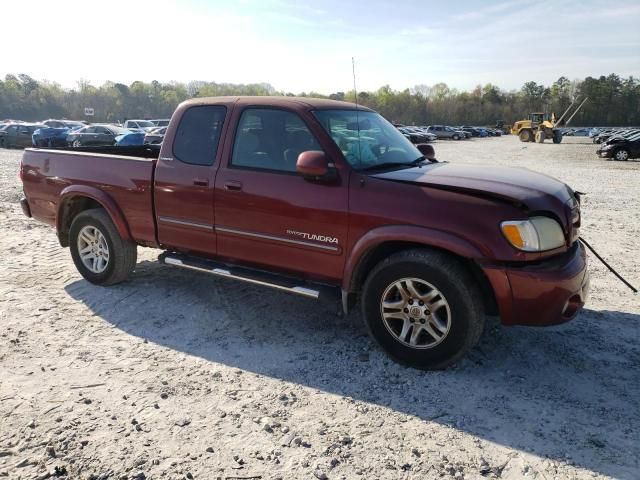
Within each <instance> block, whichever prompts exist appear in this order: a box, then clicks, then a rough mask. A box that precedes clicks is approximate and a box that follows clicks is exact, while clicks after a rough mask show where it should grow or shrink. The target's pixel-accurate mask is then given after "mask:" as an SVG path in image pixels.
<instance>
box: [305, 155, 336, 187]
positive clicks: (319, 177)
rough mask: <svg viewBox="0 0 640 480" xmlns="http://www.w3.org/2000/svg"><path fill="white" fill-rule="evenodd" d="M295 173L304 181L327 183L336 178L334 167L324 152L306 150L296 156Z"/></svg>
mask: <svg viewBox="0 0 640 480" xmlns="http://www.w3.org/2000/svg"><path fill="white" fill-rule="evenodd" d="M296 172H298V174H299V175H301V176H302V177H303V178H304V179H305V180H312V181H329V180H333V179H334V178H336V169H335V166H334V165H333V164H332V163H330V162H329V158H327V155H326V154H325V153H324V152H321V151H318V150H308V151H306V152H302V153H301V154H300V155H298V161H297V162H296Z"/></svg>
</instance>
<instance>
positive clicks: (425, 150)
mask: <svg viewBox="0 0 640 480" xmlns="http://www.w3.org/2000/svg"><path fill="white" fill-rule="evenodd" d="M416 148H417V149H418V150H420V153H421V154H422V155H424V158H427V159H429V160H435V159H436V151H435V150H434V149H433V147H432V146H431V145H429V144H428V143H419V144H418V145H416Z"/></svg>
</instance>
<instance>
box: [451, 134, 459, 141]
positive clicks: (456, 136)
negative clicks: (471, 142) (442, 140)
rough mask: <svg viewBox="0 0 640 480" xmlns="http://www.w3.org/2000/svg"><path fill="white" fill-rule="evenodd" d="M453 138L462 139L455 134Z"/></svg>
mask: <svg viewBox="0 0 640 480" xmlns="http://www.w3.org/2000/svg"><path fill="white" fill-rule="evenodd" d="M452 138H453V139H454V140H460V137H459V136H458V135H454V136H453V137H452Z"/></svg>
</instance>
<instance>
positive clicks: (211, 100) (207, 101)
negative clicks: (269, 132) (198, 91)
mask: <svg viewBox="0 0 640 480" xmlns="http://www.w3.org/2000/svg"><path fill="white" fill-rule="evenodd" d="M231 104H240V105H264V106H270V107H282V108H291V109H293V110H296V109H299V108H302V109H304V110H332V109H341V110H356V109H357V110H363V111H373V110H371V109H369V108H367V107H363V106H362V105H356V104H355V103H351V102H342V101H339V100H329V99H324V98H311V97H281V96H228V97H202V98H192V99H190V100H187V101H185V102H183V103H182V104H181V106H185V107H189V106H193V105H231Z"/></svg>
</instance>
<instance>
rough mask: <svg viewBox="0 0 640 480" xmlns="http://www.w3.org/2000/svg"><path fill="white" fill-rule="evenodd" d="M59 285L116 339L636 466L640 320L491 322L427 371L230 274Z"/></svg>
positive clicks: (612, 316)
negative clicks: (450, 359) (460, 355)
mask: <svg viewBox="0 0 640 480" xmlns="http://www.w3.org/2000/svg"><path fill="white" fill-rule="evenodd" d="M65 289H66V291H67V293H68V294H69V295H70V296H71V297H72V298H74V299H76V300H78V301H81V302H84V303H85V304H86V305H87V306H89V307H90V308H91V309H92V311H93V312H94V313H95V314H96V315H98V316H100V317H101V318H103V319H104V320H105V321H107V322H109V323H111V324H113V325H114V326H116V327H117V328H119V329H121V330H122V331H124V332H126V333H128V334H130V335H133V336H136V337H140V338H144V339H147V340H148V341H149V342H155V343H157V344H160V345H164V346H167V347H169V348H172V349H175V350H178V351H181V352H185V353H187V354H189V355H194V356H198V357H201V358H203V359H206V360H208V361H210V362H216V363H221V364H224V365H228V366H233V367H236V368H239V369H242V370H246V371H250V372H254V373H257V374H261V375H266V376H270V377H272V378H277V379H281V380H284V381H287V382H294V383H297V384H300V385H303V386H307V387H312V388H316V389H319V390H322V391H326V392H330V393H333V394H336V395H341V396H349V397H352V398H354V399H355V400H357V401H362V402H371V403H374V404H377V405H380V406H383V407H386V408H389V409H392V410H394V411H397V412H402V413H405V414H409V415H412V416H415V417H418V418H420V419H422V420H423V421H425V422H438V423H440V424H446V425H449V426H451V427H452V428H455V429H458V430H460V431H463V432H467V433H469V434H472V435H474V436H477V437H478V438H480V439H483V440H486V441H490V442H495V443H498V444H501V445H505V446H508V447H511V448H514V449H518V450H521V451H525V452H529V453H532V454H535V455H537V456H540V457H548V458H551V459H554V460H557V461H563V462H572V463H573V464H575V465H577V466H579V467H583V468H586V469H589V470H591V471H594V472H598V473H602V474H606V475H610V476H612V477H616V478H621V479H632V478H637V477H638V472H639V471H640V470H639V465H638V459H640V433H639V432H640V421H639V417H640V413H639V408H638V403H637V399H638V396H639V394H640V368H638V367H639V366H640V346H639V343H640V342H638V341H637V339H638V335H637V332H638V327H640V315H635V314H630V313H624V312H612V311H591V310H586V311H585V312H583V314H582V316H581V317H580V319H579V320H576V321H575V322H571V323H569V324H567V325H563V326H559V327H553V328H546V329H531V328H529V329H527V328H520V327H511V328H502V327H499V326H497V325H492V326H490V327H489V328H488V331H487V333H486V334H485V335H484V337H483V340H482V341H481V343H480V345H479V346H478V347H477V348H476V349H475V350H474V351H473V352H471V354H470V355H469V356H468V357H467V358H466V359H465V360H463V361H462V362H461V363H460V364H459V365H458V366H457V367H455V368H453V369H449V370H447V371H444V372H424V371H418V370H413V369H409V368H405V367H402V366H399V365H397V364H395V363H393V362H392V361H390V360H389V359H388V358H387V357H386V356H385V355H384V354H383V353H382V352H381V351H379V350H378V349H377V348H376V347H375V346H374V344H373V343H372V342H371V341H370V340H369V338H368V336H367V335H366V333H365V331H364V329H363V328H362V327H361V326H360V323H359V322H358V321H357V320H358V318H357V315H356V316H353V315H352V316H350V317H348V318H347V319H343V318H340V317H338V316H337V315H335V314H331V313H330V312H329V311H328V309H327V308H325V307H323V306H322V305H318V304H316V303H314V302H313V301H310V300H307V299H304V298H301V297H295V296H291V295H287V294H285V293H282V292H277V291H272V290H269V289H265V288H263V287H256V286H251V285H247V284H243V283H239V282H236V281H233V280H227V279H219V278H215V277H212V276H208V275H206V274H198V273H193V272H186V271H183V270H179V269H176V268H175V267H168V266H165V265H161V264H158V263H155V262H141V263H140V264H138V266H137V268H136V272H135V274H134V275H133V277H132V280H131V281H129V282H127V283H125V284H121V285H117V286H114V287H110V288H101V287H96V286H93V285H91V284H89V283H87V282H86V281H84V280H78V281H75V282H73V283H70V284H69V285H67V286H66V287H65Z"/></svg>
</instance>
